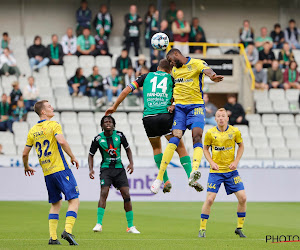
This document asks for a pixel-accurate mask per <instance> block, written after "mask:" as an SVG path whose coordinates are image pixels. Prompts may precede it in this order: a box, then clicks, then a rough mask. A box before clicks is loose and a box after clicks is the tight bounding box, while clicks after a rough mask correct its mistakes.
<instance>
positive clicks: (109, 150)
mask: <svg viewBox="0 0 300 250" xmlns="http://www.w3.org/2000/svg"><path fill="white" fill-rule="evenodd" d="M116 150H117V148H114V147H113V146H112V145H111V144H110V145H109V148H108V149H105V151H106V152H107V153H108V154H109V155H110V156H118V155H117V151H116Z"/></svg>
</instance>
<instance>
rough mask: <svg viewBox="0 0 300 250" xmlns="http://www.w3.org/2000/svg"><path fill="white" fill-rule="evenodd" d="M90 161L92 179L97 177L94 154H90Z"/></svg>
mask: <svg viewBox="0 0 300 250" xmlns="http://www.w3.org/2000/svg"><path fill="white" fill-rule="evenodd" d="M88 162H89V170H90V173H89V176H90V178H91V179H95V177H94V174H95V171H94V156H93V155H91V154H89V156H88Z"/></svg>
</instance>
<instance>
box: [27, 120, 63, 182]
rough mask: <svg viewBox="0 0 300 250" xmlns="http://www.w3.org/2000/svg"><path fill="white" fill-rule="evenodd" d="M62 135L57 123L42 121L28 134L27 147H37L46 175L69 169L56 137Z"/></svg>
mask: <svg viewBox="0 0 300 250" xmlns="http://www.w3.org/2000/svg"><path fill="white" fill-rule="evenodd" d="M58 134H62V128H61V125H60V124H59V123H58V122H56V121H47V120H41V121H39V122H38V123H37V124H36V125H34V126H33V127H32V128H31V129H30V130H29V132H28V136H27V142H26V146H27V147H32V146H34V147H35V150H36V153H37V156H38V158H39V162H40V165H41V167H42V169H43V172H44V175H45V176H47V175H50V174H53V173H56V172H59V171H62V170H65V169H68V168H69V165H68V163H67V161H66V159H65V156H64V153H63V150H62V148H61V146H60V144H59V143H58V142H57V140H56V138H55V136H56V135H58Z"/></svg>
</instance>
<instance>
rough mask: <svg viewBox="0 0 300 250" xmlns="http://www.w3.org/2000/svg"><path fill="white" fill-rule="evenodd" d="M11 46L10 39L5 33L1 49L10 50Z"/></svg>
mask: <svg viewBox="0 0 300 250" xmlns="http://www.w3.org/2000/svg"><path fill="white" fill-rule="evenodd" d="M9 44H10V37H9V35H8V33H7V32H3V34H2V41H1V49H6V48H9V47H10V46H9Z"/></svg>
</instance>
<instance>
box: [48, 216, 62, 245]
mask: <svg viewBox="0 0 300 250" xmlns="http://www.w3.org/2000/svg"><path fill="white" fill-rule="evenodd" d="M58 219H59V216H58V214H49V217H48V220H49V233H50V238H52V240H57V234H56V229H57V225H58Z"/></svg>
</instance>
